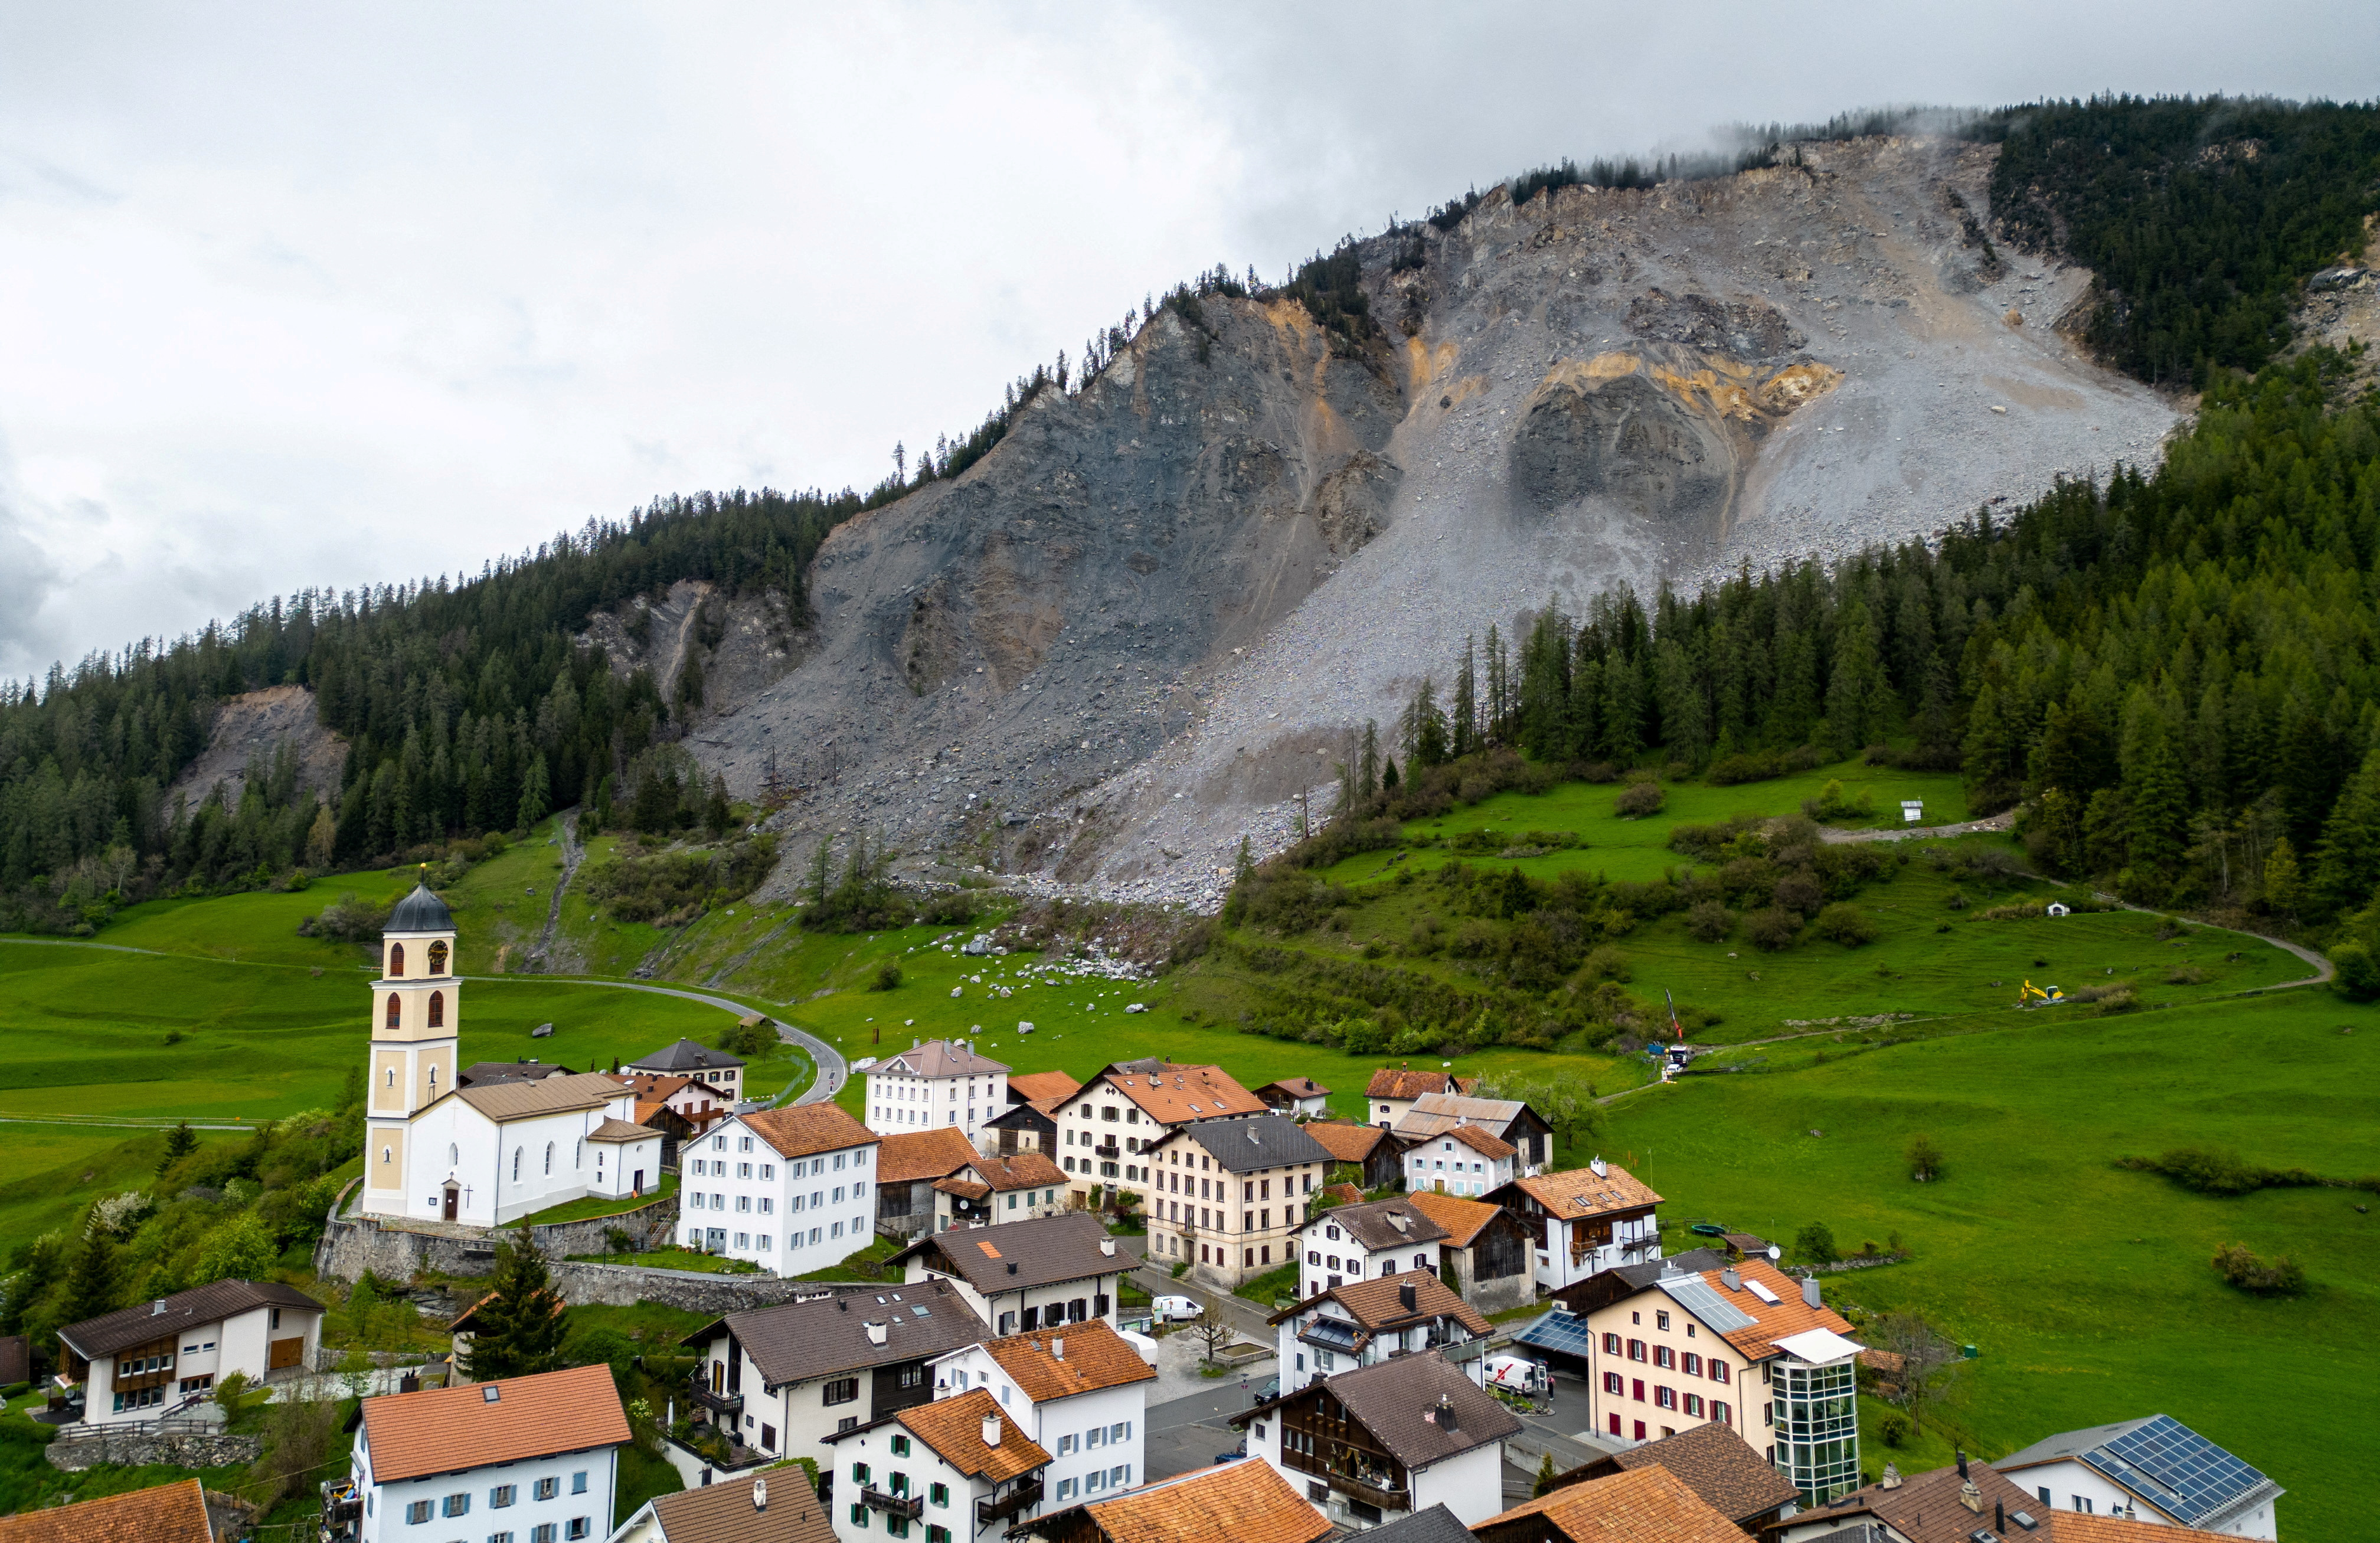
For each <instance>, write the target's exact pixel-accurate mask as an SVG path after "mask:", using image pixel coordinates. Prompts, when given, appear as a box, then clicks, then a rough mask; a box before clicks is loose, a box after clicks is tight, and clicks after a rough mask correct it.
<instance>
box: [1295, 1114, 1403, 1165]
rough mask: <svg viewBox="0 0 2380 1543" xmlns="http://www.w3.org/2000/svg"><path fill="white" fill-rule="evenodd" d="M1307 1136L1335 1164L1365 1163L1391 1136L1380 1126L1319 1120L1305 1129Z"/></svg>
mask: <svg viewBox="0 0 2380 1543" xmlns="http://www.w3.org/2000/svg"><path fill="white" fill-rule="evenodd" d="M1305 1134H1306V1135H1308V1136H1312V1137H1313V1138H1314V1139H1315V1140H1316V1141H1317V1142H1318V1143H1319V1144H1320V1146H1321V1148H1322V1149H1323V1150H1324V1151H1326V1152H1329V1153H1330V1159H1331V1160H1332V1161H1334V1162H1361V1161H1363V1160H1365V1159H1366V1158H1367V1157H1370V1156H1371V1155H1372V1148H1375V1147H1377V1146H1378V1145H1379V1144H1380V1143H1381V1142H1382V1141H1385V1140H1387V1139H1388V1135H1389V1133H1388V1132H1386V1131H1384V1130H1382V1129H1381V1128H1380V1127H1379V1126H1378V1125H1352V1124H1345V1123H1343V1122H1342V1121H1338V1120H1317V1121H1315V1122H1313V1123H1312V1124H1308V1125H1307V1126H1306V1127H1305Z"/></svg>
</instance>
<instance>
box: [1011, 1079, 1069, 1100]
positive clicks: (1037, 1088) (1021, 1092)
mask: <svg viewBox="0 0 2380 1543" xmlns="http://www.w3.org/2000/svg"><path fill="white" fill-rule="evenodd" d="M1082 1087H1083V1085H1082V1084H1081V1083H1079V1082H1076V1081H1075V1079H1074V1078H1073V1077H1070V1076H1068V1075H1066V1074H1065V1073H1063V1072H1027V1073H1026V1074H1025V1075H1022V1076H1017V1075H1010V1077H1009V1079H1008V1092H1009V1097H1010V1099H1011V1100H1013V1101H1014V1102H1017V1103H1038V1102H1039V1101H1040V1100H1043V1099H1071V1098H1073V1097H1074V1096H1075V1094H1076V1093H1078V1092H1080V1091H1082Z"/></svg>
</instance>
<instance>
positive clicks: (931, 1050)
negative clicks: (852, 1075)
mask: <svg viewBox="0 0 2380 1543" xmlns="http://www.w3.org/2000/svg"><path fill="white" fill-rule="evenodd" d="M1007 1070H1008V1068H1007V1066H1005V1065H1003V1064H1002V1063H1000V1062H997V1061H994V1060H992V1059H991V1058H990V1057H989V1056H984V1055H978V1054H977V1053H976V1052H975V1051H974V1050H973V1049H971V1048H969V1047H968V1045H967V1043H966V1041H965V1040H964V1039H929V1040H927V1041H926V1042H925V1043H924V1044H922V1045H915V1046H912V1047H910V1048H909V1049H908V1050H905V1051H899V1052H898V1053H896V1054H892V1055H888V1056H886V1057H885V1058H884V1059H883V1060H881V1061H880V1062H878V1063H876V1064H875V1065H873V1066H870V1067H869V1068H868V1070H867V1072H866V1073H865V1074H864V1075H868V1076H880V1075H884V1074H886V1073H899V1074H901V1075H906V1076H913V1077H972V1076H989V1075H991V1074H992V1073H994V1072H1005V1071H1007Z"/></svg>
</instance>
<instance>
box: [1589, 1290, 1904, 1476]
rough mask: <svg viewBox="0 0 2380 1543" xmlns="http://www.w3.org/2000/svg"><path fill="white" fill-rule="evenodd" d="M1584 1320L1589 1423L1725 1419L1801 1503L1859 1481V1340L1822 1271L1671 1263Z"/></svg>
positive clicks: (1652, 1431)
mask: <svg viewBox="0 0 2380 1543" xmlns="http://www.w3.org/2000/svg"><path fill="white" fill-rule="evenodd" d="M1572 1321H1575V1320H1572ZM1578 1327H1580V1328H1582V1329H1584V1330H1585V1336H1584V1337H1585V1340H1586V1341H1587V1342H1588V1343H1589V1353H1588V1358H1587V1370H1588V1378H1587V1391H1588V1398H1589V1403H1588V1405H1587V1408H1588V1414H1589V1416H1590V1418H1589V1422H1588V1423H1589V1426H1590V1428H1592V1429H1593V1430H1594V1431H1595V1432H1596V1433H1597V1435H1598V1436H1599V1437H1601V1438H1603V1439H1604V1440H1620V1441H1626V1442H1641V1441H1652V1440H1660V1439H1661V1438H1663V1437H1668V1436H1674V1435H1676V1434H1677V1433H1678V1432H1680V1431H1682V1430H1687V1429H1691V1428H1694V1427H1695V1426H1698V1425H1703V1424H1712V1425H1723V1426H1726V1427H1728V1428H1730V1429H1731V1430H1733V1431H1734V1432H1735V1433H1736V1434H1737V1435H1738V1436H1740V1437H1742V1438H1743V1440H1744V1442H1745V1444H1746V1445H1748V1446H1750V1447H1751V1448H1752V1449H1753V1450H1754V1451H1755V1452H1759V1453H1760V1454H1761V1455H1762V1458H1763V1460H1764V1461H1766V1462H1767V1463H1769V1464H1773V1465H1774V1466H1775V1467H1776V1468H1777V1470H1778V1471H1779V1473H1781V1474H1783V1475H1784V1476H1785V1477H1786V1478H1787V1479H1788V1480H1789V1481H1791V1483H1792V1485H1793V1487H1794V1488H1796V1489H1799V1490H1800V1491H1801V1492H1802V1497H1803V1504H1805V1505H1806V1504H1815V1503H1817V1502H1819V1501H1822V1500H1831V1499H1833V1498H1834V1497H1835V1496H1837V1495H1840V1494H1843V1493H1844V1492H1846V1491H1848V1490H1851V1489H1853V1488H1858V1486H1859V1480H1860V1469H1859V1423H1858V1415H1857V1410H1856V1408H1855V1407H1854V1397H1853V1394H1854V1387H1855V1382H1856V1375H1855V1374H1856V1363H1857V1360H1858V1357H1859V1354H1860V1351H1861V1349H1862V1348H1863V1347H1862V1346H1861V1345H1859V1344H1858V1343H1855V1342H1853V1341H1852V1339H1851V1338H1850V1337H1849V1336H1850V1335H1851V1333H1852V1326H1851V1324H1850V1323H1849V1322H1847V1321H1845V1320H1844V1319H1843V1318H1841V1317H1840V1316H1839V1315H1838V1314H1837V1313H1836V1312H1835V1311H1834V1309H1832V1308H1830V1307H1828V1306H1827V1305H1826V1302H1825V1300H1824V1298H1823V1297H1822V1296H1821V1295H1820V1294H1819V1291H1818V1282H1816V1281H1815V1280H1809V1281H1796V1280H1794V1279H1792V1278H1791V1277H1790V1276H1787V1275H1786V1274H1784V1273H1783V1272H1782V1271H1780V1270H1778V1268H1777V1267H1776V1266H1775V1265H1772V1264H1770V1263H1769V1262H1768V1261H1767V1260H1766V1259H1746V1260H1744V1261H1743V1263H1741V1264H1736V1265H1728V1266H1724V1267H1722V1268H1720V1269H1717V1270H1700V1271H1696V1270H1683V1269H1678V1268H1675V1267H1674V1264H1673V1263H1672V1264H1669V1265H1665V1266H1664V1267H1663V1268H1662V1270H1661V1273H1659V1274H1658V1275H1657V1276H1656V1277H1654V1279H1653V1280H1652V1281H1651V1282H1649V1283H1647V1284H1645V1285H1643V1286H1640V1287H1638V1288H1637V1289H1636V1290H1634V1291H1632V1292H1629V1293H1627V1294H1624V1295H1622V1294H1615V1295H1614V1296H1613V1297H1612V1299H1611V1300H1610V1301H1609V1302H1608V1303H1606V1304H1605V1305H1604V1306H1600V1307H1597V1308H1596V1309H1595V1310H1594V1311H1592V1312H1590V1313H1588V1314H1586V1315H1585V1321H1584V1322H1583V1323H1581V1324H1578ZM1789 1433H1790V1434H1789Z"/></svg>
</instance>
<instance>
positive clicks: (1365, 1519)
mask: <svg viewBox="0 0 2380 1543" xmlns="http://www.w3.org/2000/svg"><path fill="white" fill-rule="evenodd" d="M1282 1386H1283V1388H1284V1389H1285V1390H1287V1391H1284V1392H1282V1394H1281V1396H1280V1397H1279V1398H1276V1399H1273V1400H1271V1401H1270V1402H1269V1403H1260V1404H1258V1405H1257V1407H1255V1408H1254V1409H1251V1410H1248V1411H1247V1412H1246V1413H1245V1414H1241V1415H1233V1417H1232V1422H1231V1423H1232V1424H1233V1427H1235V1428H1239V1429H1243V1430H1245V1431H1246V1432H1247V1433H1248V1455H1249V1456H1251V1457H1257V1458H1261V1459H1263V1460H1264V1462H1265V1463H1266V1464H1269V1466H1271V1467H1272V1468H1273V1469H1275V1470H1276V1471H1278V1472H1279V1473H1280V1475H1281V1477H1282V1478H1284V1479H1286V1480H1288V1481H1289V1483H1290V1485H1291V1486H1292V1488H1295V1489H1297V1490H1299V1491H1301V1492H1302V1493H1304V1494H1305V1497H1306V1500H1307V1501H1308V1503H1310V1504H1311V1505H1312V1506H1313V1507H1314V1509H1315V1510H1317V1511H1318V1512H1320V1513H1322V1514H1323V1515H1324V1516H1325V1517H1327V1518H1329V1519H1330V1520H1331V1521H1333V1522H1336V1523H1338V1524H1340V1525H1342V1526H1346V1527H1350V1528H1364V1527H1375V1526H1378V1525H1380V1524H1382V1523H1383V1522H1393V1521H1400V1520H1403V1518H1404V1517H1406V1516H1410V1515H1412V1514H1413V1513H1415V1512H1419V1511H1427V1510H1428V1509H1429V1508H1430V1507H1431V1506H1434V1505H1443V1506H1445V1507H1446V1508H1447V1510H1449V1511H1451V1512H1452V1513H1454V1517H1455V1519H1456V1520H1457V1521H1459V1522H1461V1523H1463V1525H1466V1526H1468V1525H1472V1524H1474V1523H1476V1522H1484V1521H1486V1520H1487V1519H1488V1517H1490V1516H1493V1515H1495V1514H1496V1513H1498V1512H1500V1511H1501V1510H1503V1509H1504V1441H1505V1439H1506V1438H1507V1437H1511V1436H1516V1435H1518V1434H1520V1431H1521V1422H1520V1421H1519V1420H1517V1419H1515V1418H1513V1416H1512V1411H1510V1410H1508V1409H1506V1408H1505V1407H1504V1406H1503V1405H1502V1404H1501V1403H1497V1402H1496V1400H1495V1398H1494V1397H1493V1396H1491V1395H1490V1394H1489V1393H1488V1392H1487V1391H1485V1390H1484V1389H1481V1388H1479V1387H1477V1386H1475V1384H1474V1383H1473V1382H1472V1381H1471V1380H1470V1379H1468V1378H1467V1377H1465V1376H1464V1375H1463V1373H1462V1372H1461V1371H1459V1370H1457V1369H1456V1368H1455V1367H1452V1366H1451V1365H1449V1364H1448V1362H1447V1360H1446V1358H1445V1357H1444V1356H1442V1355H1436V1354H1432V1353H1424V1354H1422V1355H1400V1356H1397V1357H1395V1358H1394V1359H1392V1360H1386V1361H1380V1362H1378V1363H1375V1364H1372V1365H1369V1366H1365V1367H1357V1368H1355V1369H1354V1370H1351V1371H1343V1372H1341V1373H1339V1374H1338V1375H1337V1376H1335V1377H1330V1378H1326V1379H1321V1380H1318V1381H1315V1382H1309V1383H1307V1384H1306V1385H1305V1386H1304V1387H1302V1388H1294V1389H1291V1388H1289V1387H1288V1384H1287V1383H1285V1382H1284V1383H1283V1384H1282Z"/></svg>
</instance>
